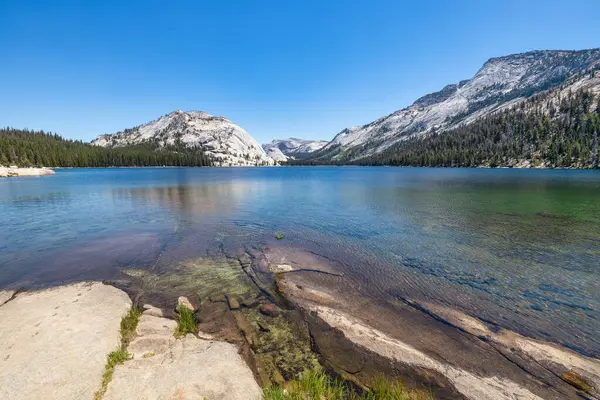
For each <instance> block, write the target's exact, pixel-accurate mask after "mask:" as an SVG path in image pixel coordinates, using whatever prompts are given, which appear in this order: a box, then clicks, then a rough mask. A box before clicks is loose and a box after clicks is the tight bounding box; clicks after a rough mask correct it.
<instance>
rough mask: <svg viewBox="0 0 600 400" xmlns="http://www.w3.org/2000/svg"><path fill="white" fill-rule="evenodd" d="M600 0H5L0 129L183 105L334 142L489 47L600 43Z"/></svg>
mask: <svg viewBox="0 0 600 400" xmlns="http://www.w3.org/2000/svg"><path fill="white" fill-rule="evenodd" d="M599 15H600V1H597V0H595V1H592V0H589V1H588V0H570V1H568V2H565V1H552V0H546V1H537V0H531V1H527V0H520V1H513V0H507V1H485V0H480V1H451V0H446V1H418V2H417V1H413V2H408V1H400V0H396V1H375V0H373V1H364V0H363V1H354V0H344V1H326V0H321V1H311V0H303V1H293V0H278V1H261V0H254V1H250V0H247V1H227V0H213V1H199V0H197V1H178V0H173V1H153V0H143V1H137V0H120V1H113V0H103V1H91V0H86V1H80V0H69V1H60V0H55V1H51V0H48V1H29V0H0V52H1V54H2V57H1V58H0V77H1V80H0V82H1V86H0V87H1V95H0V126H7V125H9V126H13V127H19V128H21V127H28V128H33V129H44V130H51V131H55V132H58V133H61V134H63V135H64V136H66V137H69V138H77V139H83V140H91V139H92V138H94V137H95V136H96V135H98V134H101V133H112V132H115V131H119V130H122V129H124V128H128V127H133V126H135V125H138V124H141V123H144V122H148V121H150V120H153V119H156V118H157V117H159V116H161V115H163V114H166V113H168V112H171V111H173V110H177V109H182V110H203V111H207V112H209V113H211V114H215V115H223V116H226V117H228V118H230V119H231V120H233V121H234V122H236V123H237V124H239V125H241V126H242V127H243V128H245V129H246V130H247V131H248V132H249V133H250V134H251V135H252V136H254V137H255V138H256V139H257V140H258V141H259V142H260V143H264V142H267V141H270V140H271V139H273V138H284V137H289V136H295V137H302V138H315V139H325V140H328V139H331V138H332V137H333V136H334V135H335V134H336V133H338V132H339V131H340V130H342V129H343V128H345V127H348V126H353V125H362V124H365V123H368V122H371V121H372V120H374V119H376V118H379V117H381V116H384V115H386V114H388V113H390V112H392V111H395V110H397V109H400V108H402V107H405V106H407V105H409V104H410V103H412V102H413V101H414V100H415V99H416V98H418V97H420V96H422V95H424V94H427V93H429V92H432V91H436V90H439V89H441V88H442V87H443V86H445V85H446V84H448V83H453V82H457V81H459V80H461V79H465V78H469V77H471V76H472V75H473V74H474V73H475V72H476V71H477V70H478V69H479V67H480V66H481V65H482V64H483V63H484V62H485V61H486V60H487V59H488V58H490V57H494V56H501V55H506V54H511V53H518V52H523V51H528V50H534V49H584V48H592V47H600V27H599V20H598V16H599Z"/></svg>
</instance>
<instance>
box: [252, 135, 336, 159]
mask: <svg viewBox="0 0 600 400" xmlns="http://www.w3.org/2000/svg"><path fill="white" fill-rule="evenodd" d="M327 143H329V142H327V141H324V140H308V139H297V138H289V139H275V140H273V141H271V142H270V143H266V144H263V145H262V147H263V149H264V150H265V152H266V153H267V155H268V156H269V157H271V158H272V159H273V160H275V161H278V162H285V161H287V160H288V159H290V158H292V159H293V158H295V157H297V156H299V155H303V154H308V153H312V152H315V151H317V150H319V149H321V148H323V147H324V146H325V145H327Z"/></svg>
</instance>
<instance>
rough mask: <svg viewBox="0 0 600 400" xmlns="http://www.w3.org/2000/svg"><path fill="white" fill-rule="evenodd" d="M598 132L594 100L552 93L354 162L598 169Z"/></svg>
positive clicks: (599, 110) (599, 116)
mask: <svg viewBox="0 0 600 400" xmlns="http://www.w3.org/2000/svg"><path fill="white" fill-rule="evenodd" d="M598 133H600V103H599V102H598V96H594V95H593V94H592V93H591V92H589V91H577V92H574V93H573V92H571V91H567V92H564V91H562V92H561V91H556V92H552V91H551V92H546V93H542V94H539V95H535V96H532V97H530V98H529V99H527V100H526V101H524V102H521V103H519V104H518V105H516V106H514V107H512V108H509V109H507V110H505V111H501V112H499V113H497V114H493V115H491V116H488V117H485V118H482V119H479V120H476V121H475V122H472V123H470V124H468V125H464V126H460V127H458V128H455V129H452V130H449V131H445V132H443V133H435V132H434V133H432V134H431V135H428V136H426V137H424V138H413V139H409V140H407V141H405V142H401V143H399V144H398V145H396V146H394V147H393V148H391V149H388V150H387V151H385V152H383V153H382V154H379V155H376V156H372V157H370V158H367V159H363V160H360V162H358V163H360V164H362V165H411V166H443V167H477V166H490V167H499V166H533V167H536V166H543V167H573V168H598Z"/></svg>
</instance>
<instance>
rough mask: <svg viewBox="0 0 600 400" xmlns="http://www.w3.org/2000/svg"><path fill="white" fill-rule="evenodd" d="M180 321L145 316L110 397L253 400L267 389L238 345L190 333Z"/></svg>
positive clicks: (115, 376)
mask: <svg viewBox="0 0 600 400" xmlns="http://www.w3.org/2000/svg"><path fill="white" fill-rule="evenodd" d="M176 326H177V324H176V323H175V321H172V320H169V319H166V318H159V317H154V316H151V315H142V316H141V318H140V322H139V325H138V328H137V335H138V336H137V337H136V338H135V339H134V340H133V341H132V342H131V343H130V345H129V347H128V351H129V353H130V354H131V355H132V357H133V358H132V359H131V360H129V361H127V362H125V363H124V364H123V365H119V366H117V367H116V368H115V371H114V374H113V379H112V381H111V382H110V384H109V385H108V390H107V391H106V394H105V395H104V400H138V399H139V400H142V399H144V400H150V399H152V400H159V399H165V400H166V399H186V400H193V399H210V400H219V399H223V400H225V399H227V400H237V399H239V400H253V399H260V398H261V397H262V391H261V389H260V387H259V386H258V384H257V383H256V381H255V380H254V376H253V375H252V372H251V371H250V368H248V366H247V365H246V363H245V362H244V361H243V359H242V358H241V357H240V355H239V354H238V351H237V348H236V347H235V346H234V345H232V344H230V343H224V342H215V341H211V340H203V339H198V338H197V337H195V336H193V335H187V336H186V337H184V338H182V339H175V337H174V335H173V333H174V330H175V328H176Z"/></svg>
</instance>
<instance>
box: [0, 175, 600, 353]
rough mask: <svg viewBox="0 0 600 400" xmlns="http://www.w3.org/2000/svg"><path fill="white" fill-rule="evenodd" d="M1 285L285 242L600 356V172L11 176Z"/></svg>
mask: <svg viewBox="0 0 600 400" xmlns="http://www.w3.org/2000/svg"><path fill="white" fill-rule="evenodd" d="M0 222H1V225H0V287H22V286H25V287H29V286H43V285H48V284H58V283H62V282H68V281H74V280H80V279H112V278H114V277H116V276H118V272H119V269H120V268H126V267H136V268H152V267H156V266H160V267H161V268H163V269H168V267H169V265H172V264H175V263H177V262H178V261H181V260H185V259H188V258H192V257H199V256H204V255H211V254H218V253H231V254H234V253H235V252H236V251H238V250H239V249H241V248H244V246H255V245H261V244H269V243H272V242H274V235H275V233H280V234H282V235H284V239H283V240H282V241H278V242H277V244H278V245H285V246H293V247H299V248H303V249H306V250H308V251H312V252H315V253H317V254H320V255H323V256H326V257H328V258H330V259H333V260H336V261H338V262H339V263H340V264H341V265H343V268H344V269H345V272H346V274H347V275H348V276H349V277H350V278H351V279H358V280H360V281H361V282H362V283H363V285H364V287H365V288H367V289H368V290H369V291H370V292H371V293H373V295H375V296H380V297H382V298H386V297H396V296H401V297H411V298H417V299H425V300H433V301H437V302H440V303H443V304H446V305H450V306H454V307H459V308H461V309H463V310H465V311H467V312H469V313H471V314H473V315H476V316H478V317H480V318H482V319H484V320H486V321H488V322H490V323H492V324H496V325H498V326H500V327H507V328H510V329H515V330H518V331H519V332H522V333H524V334H527V335H530V336H533V337H538V338H541V339H545V340H552V341H555V342H559V343H562V344H565V345H567V346H569V347H571V348H574V349H577V350H579V351H581V352H584V353H586V354H590V355H594V356H598V355H600V334H598V333H599V332H600V279H599V278H600V262H599V261H600V173H598V172H597V171H559V170H553V171H546V170H543V171H542V170H506V169H505V170H483V169H476V170H475V169H473V170H470V169H421V168H361V167H289V168H286V167H281V168H230V169H225V168H223V169H217V168H196V169H193V168H190V169H186V168H183V169H174V168H173V169H164V168H156V169H82V170H75V169H73V170H58V171H57V173H56V175H54V176H49V177H43V178H14V179H3V180H0Z"/></svg>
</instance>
